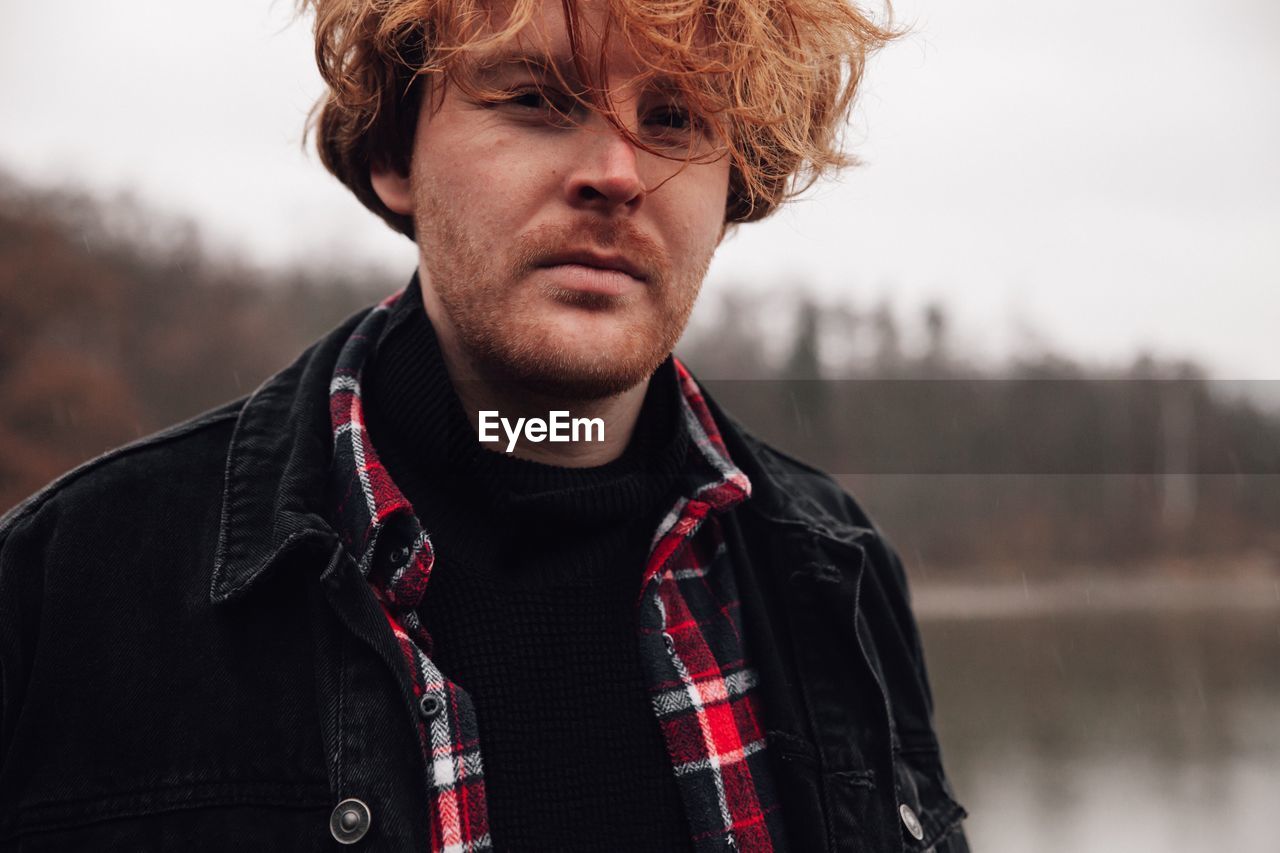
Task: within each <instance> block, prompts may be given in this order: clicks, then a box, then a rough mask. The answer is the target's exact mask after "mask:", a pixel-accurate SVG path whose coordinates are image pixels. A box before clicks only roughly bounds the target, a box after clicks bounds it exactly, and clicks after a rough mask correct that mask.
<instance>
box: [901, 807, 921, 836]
mask: <svg viewBox="0 0 1280 853" xmlns="http://www.w3.org/2000/svg"><path fill="white" fill-rule="evenodd" d="M898 814H900V815H902V824H903V826H905V827H906V828H907V832H909V833H911V837H912V838H914V839H915V840H916V841H923V840H924V827H923V826H921V825H920V819H919V818H918V817H916V813H915V812H913V811H912V810H911V806H909V805H907V804H906V803H903V804H902V805H900V806H898Z"/></svg>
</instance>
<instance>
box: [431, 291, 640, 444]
mask: <svg viewBox="0 0 1280 853" xmlns="http://www.w3.org/2000/svg"><path fill="white" fill-rule="evenodd" d="M429 290H430V288H428V287H423V288H422V292H423V309H424V310H425V311H426V312H427V316H428V317H430V319H431V322H432V325H433V326H434V327H435V329H436V335H437V338H438V339H439V342H440V354H441V356H442V357H443V359H444V363H445V368H446V369H447V370H448V372H449V378H450V380H451V381H452V383H453V387H454V390H455V391H456V392H457V394H458V400H459V401H460V402H461V403H462V408H463V411H464V412H466V415H467V419H468V420H469V421H470V422H471V428H472V429H473V430H475V431H476V440H477V441H481V438H482V437H483V438H486V439H487V440H486V441H482V442H481V444H482V446H484V447H485V448H487V449H489V450H496V451H499V452H510V453H511V454H512V455H514V456H517V457H519V458H521V459H528V460H531V461H533V462H541V463H543V464H545V465H558V466H562V467H565V468H590V467H595V466H599V465H604V464H607V463H609V462H612V461H614V460H615V459H617V458H618V457H620V456H621V455H622V454H623V452H624V451H625V450H626V449H627V445H628V443H629V442H630V441H631V435H632V433H633V432H634V431H635V426H636V421H637V420H638V419H639V417H640V409H641V408H642V407H643V405H644V399H645V392H646V391H647V389H648V386H649V380H645V381H644V382H641V383H639V384H637V385H635V386H634V387H632V388H628V389H627V390H626V391H623V392H622V393H620V394H617V395H614V396H610V397H604V398H600V399H592V400H581V399H573V398H566V397H562V396H558V395H555V394H548V393H543V392H539V391H534V390H531V389H529V388H527V387H523V386H520V385H518V384H517V383H513V382H510V381H504V380H503V379H502V378H501V377H495V376H487V375H486V374H485V372H484V371H483V370H482V369H481V368H480V367H479V366H478V365H477V364H476V363H475V361H474V360H473V359H470V358H468V357H467V355H466V353H465V351H464V350H463V348H462V346H461V345H460V343H459V341H458V338H457V334H456V331H455V330H454V328H453V326H452V325H451V324H450V323H449V322H448V321H447V319H446V318H445V316H444V311H443V310H441V306H439V305H434V304H433V303H434V302H435V300H433V299H432V297H431V296H430V295H428V294H429ZM433 309H434V310H433ZM482 412H484V413H487V414H486V416H485V420H484V421H483V422H482V420H481V413H482ZM495 413H496V414H495ZM552 413H567V414H565V415H562V416H561V417H560V423H561V424H562V426H561V428H560V430H559V432H560V434H561V435H567V436H568V437H569V439H570V440H568V441H551V440H549V434H550V430H551V428H553V427H554V426H555V423H554V421H553V415H552ZM539 421H540V422H542V423H543V424H546V426H545V427H544V428H541V429H540V428H539V427H538V426H537V423H538V422H539ZM549 422H550V423H549ZM574 422H578V423H577V426H578V428H577V429H576V430H575V423H574ZM600 425H603V428H602V429H601V427H600ZM601 433H602V435H601ZM539 435H541V438H540V439H539ZM575 435H577V436H578V438H579V440H576V441H575V440H572V439H573V437H574V436H575ZM495 439H496V440H495ZM508 448H510V450H509V451H508Z"/></svg>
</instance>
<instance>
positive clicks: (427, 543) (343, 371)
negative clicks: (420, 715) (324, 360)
mask: <svg viewBox="0 0 1280 853" xmlns="http://www.w3.org/2000/svg"><path fill="white" fill-rule="evenodd" d="M401 295H402V293H395V294H393V295H391V296H389V297H387V298H386V299H385V300H383V301H382V302H381V303H380V304H379V305H377V306H376V307H375V308H374V309H373V310H372V311H371V312H370V313H369V314H368V315H367V316H366V318H365V319H364V321H363V322H362V323H361V324H360V326H359V327H358V328H357V329H356V330H355V331H354V332H352V334H351V336H350V338H349V339H348V341H347V344H346V346H344V347H343V349H342V351H341V353H340V354H339V356H338V362H337V366H336V368H335V369H334V374H333V380H332V382H331V383H330V385H329V414H330V419H331V421H332V426H333V439H334V455H333V464H332V467H331V469H330V476H329V487H330V494H331V502H330V505H331V506H332V507H334V515H335V521H336V527H337V529H338V533H339V536H340V537H341V539H342V542H343V544H344V546H345V547H346V548H347V551H348V553H349V554H350V556H351V558H352V559H353V560H355V562H356V565H357V566H358V567H359V569H360V573H361V574H362V575H363V576H364V577H365V578H366V579H367V580H369V581H370V583H373V584H374V585H375V587H377V588H378V589H380V590H381V591H382V594H383V595H384V596H385V598H386V600H387V602H388V603H389V604H391V605H393V606H395V607H397V608H405V609H412V608H415V607H417V605H418V604H419V602H420V601H421V600H422V594H423V592H424V591H425V589H426V585H427V581H428V579H429V578H430V576H431V568H432V566H433V565H434V564H435V551H434V549H433V548H432V545H431V539H430V536H429V535H428V534H427V532H426V531H425V530H423V529H422V526H421V525H420V524H419V522H418V519H417V516H416V515H415V514H414V512H413V507H412V506H411V505H410V504H409V501H408V500H406V499H405V497H404V495H403V494H402V493H401V492H400V490H399V489H398V488H397V487H396V485H395V483H394V482H392V480H391V476H390V474H388V473H387V469H386V468H385V467H384V466H383V464H382V462H381V460H380V459H379V458H378V455H377V452H376V451H375V450H374V447H373V444H372V443H371V441H370V439H369V434H368V432H367V431H366V429H365V415H364V404H363V400H362V397H361V378H362V375H361V374H362V371H363V368H364V365H365V364H366V363H367V362H368V360H369V356H370V354H371V350H372V348H373V347H374V346H375V344H376V342H377V341H378V339H379V337H380V336H381V334H382V330H383V328H384V326H385V325H386V322H387V318H388V316H389V313H390V308H391V306H392V305H394V304H395V302H396V300H398V299H399V298H400V296H401ZM675 369H676V377H677V381H678V382H679V385H680V390H681V400H682V405H681V410H682V414H683V419H684V423H685V426H686V428H687V429H688V430H689V435H690V436H691V438H692V442H693V444H694V446H695V447H696V448H697V449H698V456H699V458H700V460H701V462H702V464H699V465H696V466H695V467H694V469H693V471H692V472H691V474H692V479H691V480H690V485H691V488H690V490H689V494H688V495H687V497H686V500H687V501H688V502H689V503H690V504H695V505H705V509H704V510H701V511H700V512H699V514H700V515H703V514H705V513H706V512H708V511H710V512H720V511H724V510H727V509H730V508H731V507H733V506H735V505H737V504H739V503H741V502H742V501H744V500H746V499H747V498H748V497H750V495H751V483H750V481H749V480H748V479H747V476H746V474H744V473H743V472H742V471H741V470H740V469H739V468H738V467H737V466H736V465H735V464H734V463H733V460H732V459H730V458H729V452H728V450H727V449H726V448H725V444H724V440H723V439H722V438H721V436H720V432H719V430H718V429H717V428H716V424H715V420H714V419H713V418H712V416H711V412H710V410H709V409H708V408H707V404H706V401H705V399H704V398H703V395H702V391H701V389H699V387H698V385H697V383H696V382H695V381H694V379H693V377H692V376H691V375H690V373H689V371H688V369H687V368H685V366H684V365H683V364H681V363H680V361H679V360H675ZM668 521H669V519H668ZM666 525H667V522H665V521H664V524H663V526H662V527H660V528H659V530H658V532H657V534H656V535H655V540H654V541H655V544H656V543H657V541H658V540H659V539H661V537H662V534H663V533H664V529H663V528H665V527H666ZM380 544H381V546H382V547H381V548H380V547H379V545H380ZM419 639H421V640H422V641H424V642H425V643H427V644H428V646H429V644H430V638H429V637H428V636H426V634H425V632H424V633H423V635H422V636H421V637H420V638H419ZM428 653H429V651H428Z"/></svg>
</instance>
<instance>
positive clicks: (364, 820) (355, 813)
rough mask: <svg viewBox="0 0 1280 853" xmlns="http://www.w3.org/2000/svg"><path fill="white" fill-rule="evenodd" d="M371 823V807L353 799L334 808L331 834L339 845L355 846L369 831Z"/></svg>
mask: <svg viewBox="0 0 1280 853" xmlns="http://www.w3.org/2000/svg"><path fill="white" fill-rule="evenodd" d="M369 822H370V815H369V807H368V806H366V805H365V804H364V803H363V802H361V801H360V800H357V799H355V798H354V797H352V798H350V799H346V800H343V801H342V802H340V803H338V804H337V805H336V806H334V807H333V813H332V814H330V815H329V832H331V833H332V834H333V838H334V840H335V841H337V842H338V843H339V844H355V843H356V842H357V841H359V840H360V839H361V838H364V836H365V833H367V832H368V831H369Z"/></svg>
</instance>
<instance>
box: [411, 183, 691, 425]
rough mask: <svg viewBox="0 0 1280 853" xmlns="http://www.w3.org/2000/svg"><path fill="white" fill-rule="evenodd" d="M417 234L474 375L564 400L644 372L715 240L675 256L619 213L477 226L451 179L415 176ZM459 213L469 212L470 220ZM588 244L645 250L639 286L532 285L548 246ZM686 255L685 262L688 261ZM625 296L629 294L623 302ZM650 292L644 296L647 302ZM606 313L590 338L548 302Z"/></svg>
mask: <svg viewBox="0 0 1280 853" xmlns="http://www.w3.org/2000/svg"><path fill="white" fill-rule="evenodd" d="M414 195H415V202H416V203H415V210H416V215H415V220H414V225H415V228H416V233H417V234H418V235H419V242H420V246H421V251H422V254H423V258H424V265H425V267H426V269H427V272H428V275H429V277H430V281H429V282H424V283H423V285H424V287H431V288H432V290H433V291H434V293H435V294H436V296H437V298H438V299H439V302H440V305H441V306H442V308H443V309H444V313H445V315H446V316H445V317H443V318H432V319H433V321H435V322H439V321H441V320H443V321H444V322H447V323H449V324H450V326H451V327H452V329H453V332H454V334H453V335H452V337H453V338H454V339H455V340H456V341H457V342H458V344H459V345H460V346H461V347H462V348H463V349H464V350H465V353H464V355H465V357H466V358H467V360H468V361H469V362H470V363H471V364H472V365H474V366H475V367H476V368H478V369H479V370H480V371H481V372H482V374H483V375H485V376H488V377H490V378H492V379H494V380H497V381H502V382H504V383H511V384H513V385H516V386H520V387H525V388H528V389H530V390H535V391H538V392H540V393H544V394H548V395H551V396H556V397H560V398H564V399H572V400H595V399H601V398H604V397H609V396H613V395H616V394H619V393H621V392H623V391H625V390H627V389H629V388H632V387H634V386H635V385H637V384H639V383H640V382H643V381H645V380H646V379H648V377H649V376H650V375H652V373H653V371H654V370H656V369H657V367H658V365H660V364H661V363H662V361H663V359H665V358H666V356H667V355H668V354H669V353H670V352H671V350H672V348H674V346H675V344H676V342H677V341H678V340H679V338H680V335H681V334H682V333H683V331H684V327H685V324H686V323H687V322H688V319H689V314H690V312H691V311H692V309H693V305H694V303H695V301H696V300H697V296H698V292H699V290H700V289H701V285H702V280H703V278H704V276H705V275H706V272H707V269H708V268H709V266H710V263H711V256H712V254H713V252H714V247H712V249H711V250H710V251H706V252H704V253H702V254H703V256H702V257H699V258H689V257H685V258H684V259H683V263H682V264H679V265H673V264H672V263H671V261H670V259H668V258H667V257H666V256H665V254H664V252H663V251H662V248H661V247H660V246H658V245H657V244H655V243H653V241H652V240H651V239H649V238H647V237H644V236H642V235H640V234H638V233H636V232H635V231H634V229H633V228H632V227H631V226H629V225H627V224H625V223H622V224H619V223H618V222H616V221H615V222H613V223H608V222H602V221H601V220H595V219H591V220H580V221H579V223H578V224H577V225H576V226H575V225H572V224H566V225H564V226H559V225H556V226H551V225H544V226H541V227H539V228H535V229H532V230H530V231H528V232H525V233H524V234H522V235H520V236H519V237H518V238H517V237H516V236H515V235H499V234H492V233H485V234H481V233H476V231H477V230H478V229H479V227H480V226H479V225H478V222H479V220H478V219H477V218H476V217H474V215H473V212H472V211H468V210H466V209H465V207H463V205H464V204H465V201H460V200H458V199H457V196H456V193H451V190H450V188H449V187H448V186H441V185H440V183H439V182H437V181H436V180H434V179H433V178H432V177H431V176H421V177H420V178H417V177H416V178H415V182H414ZM468 223H477V224H476V225H471V226H470V227H468ZM584 243H591V244H594V245H597V246H600V247H602V248H617V249H620V250H622V251H625V252H626V253H627V254H628V255H630V256H632V257H639V258H641V259H643V262H644V265H645V266H646V268H647V270H648V271H649V273H650V278H649V281H647V282H646V283H645V288H646V290H645V291H644V292H642V293H639V294H635V295H634V296H629V297H627V298H624V299H621V300H619V299H616V298H611V297H602V296H601V295H599V294H590V293H583V292H580V291H559V290H555V291H549V290H538V289H536V288H534V287H532V286H528V287H526V286H525V283H526V277H527V276H528V275H529V274H530V273H532V272H533V270H534V269H536V268H537V266H538V264H539V261H540V259H541V258H543V257H546V256H547V255H548V254H549V253H551V252H555V251H558V250H562V249H565V248H568V247H570V246H579V245H583V244H584ZM691 262H692V263H691ZM628 303H629V304H628ZM646 303H647V304H646ZM564 311H581V312H584V318H585V315H586V313H594V314H596V315H597V317H596V318H592V322H596V321H598V320H604V321H605V322H608V320H607V319H606V318H605V317H604V316H601V315H607V314H609V313H612V314H614V315H615V316H616V318H617V320H616V323H617V325H616V326H615V327H614V328H612V329H610V330H609V332H608V334H607V335H604V336H602V338H603V339H602V340H600V341H599V342H598V344H599V345H598V346H593V345H592V344H593V343H596V342H592V341H587V342H585V343H584V342H583V341H581V340H578V341H567V340H566V336H565V335H564V334H563V325H562V323H563V317H560V318H558V319H553V318H552V315H551V312H564Z"/></svg>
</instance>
